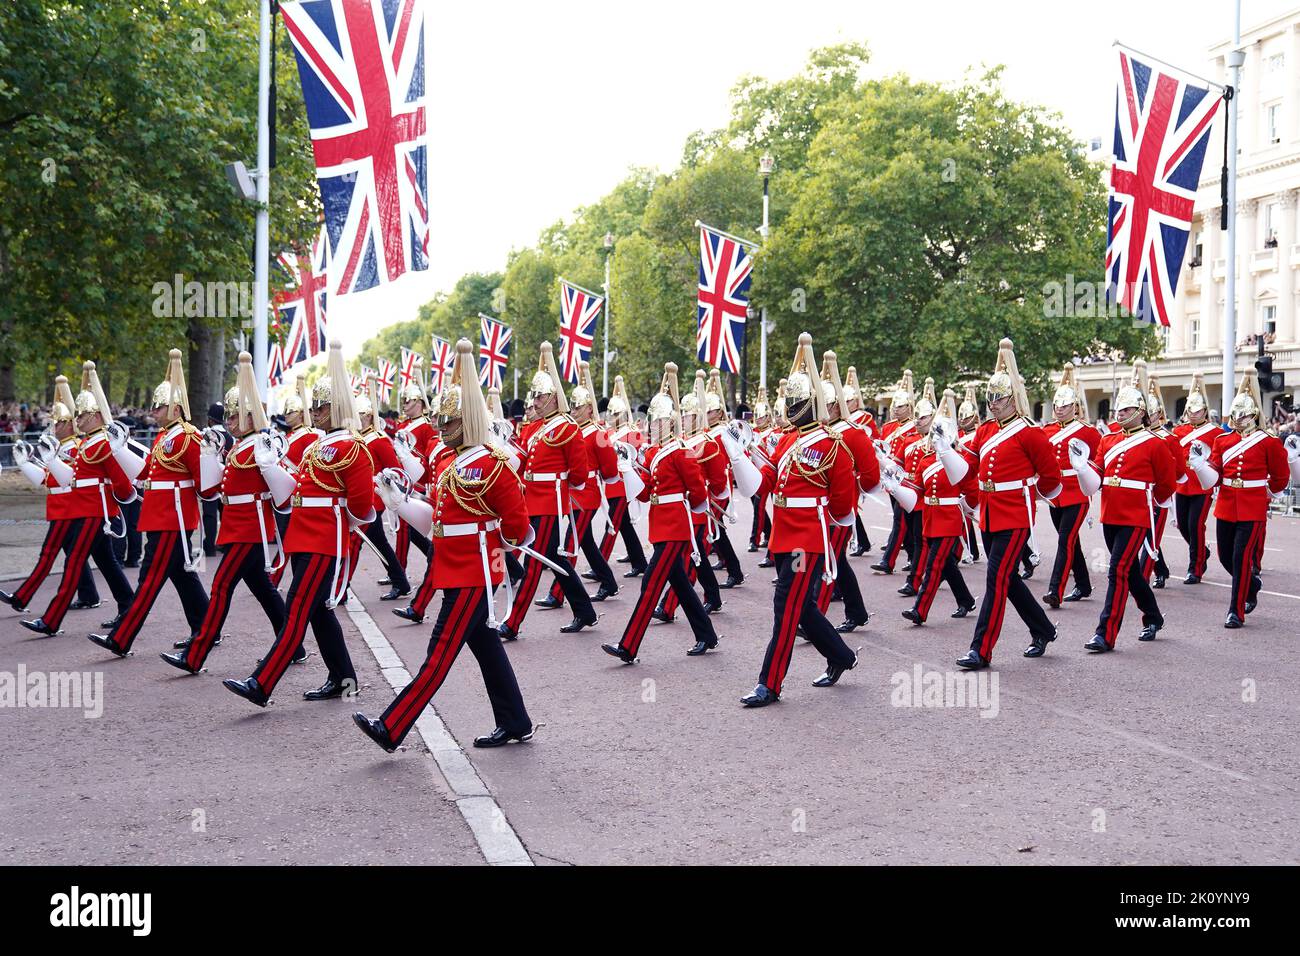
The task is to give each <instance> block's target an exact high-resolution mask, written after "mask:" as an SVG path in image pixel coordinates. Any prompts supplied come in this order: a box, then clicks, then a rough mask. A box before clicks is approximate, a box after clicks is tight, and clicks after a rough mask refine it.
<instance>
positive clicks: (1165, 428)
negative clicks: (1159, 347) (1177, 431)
mask: <svg viewBox="0 0 1300 956" xmlns="http://www.w3.org/2000/svg"><path fill="white" fill-rule="evenodd" d="M1138 361H1139V362H1142V359H1138ZM1142 364H1143V365H1145V364H1146V363H1145V362H1143V363H1142ZM1147 381H1148V386H1147V422H1148V424H1149V425H1150V427H1151V430H1152V431H1154V432H1155V433H1156V435H1157V436H1159V437H1160V438H1161V439H1163V440H1164V443H1165V447H1166V448H1168V449H1169V456H1170V457H1171V458H1172V459H1173V462H1174V486H1175V487H1177V484H1178V482H1180V481H1182V480H1183V479H1184V478H1186V477H1187V464H1186V462H1185V461H1184V460H1183V447H1182V445H1180V444H1179V442H1178V439H1177V438H1176V437H1175V436H1174V433H1173V429H1171V428H1170V427H1169V419H1168V418H1167V417H1166V416H1165V399H1164V395H1163V394H1162V393H1161V391H1160V383H1159V382H1157V381H1156V379H1155V376H1149V377H1148V380H1147ZM1173 503H1174V500H1173V496H1172V495H1171V496H1170V497H1169V498H1168V499H1167V500H1165V502H1164V503H1163V504H1161V505H1160V506H1159V508H1158V509H1157V510H1156V533H1155V551H1154V552H1148V553H1147V556H1146V559H1145V560H1144V561H1143V562H1142V576H1143V577H1144V578H1146V579H1147V580H1148V581H1150V582H1151V586H1152V587H1153V588H1156V589H1157V590H1158V589H1160V588H1163V587H1164V586H1165V582H1166V581H1167V580H1169V564H1168V563H1167V562H1166V561H1165V550H1164V539H1165V525H1166V524H1167V523H1168V521H1169V511H1170V509H1171V508H1172V507H1173ZM1153 572H1154V574H1155V578H1154V579H1152V573H1153Z"/></svg>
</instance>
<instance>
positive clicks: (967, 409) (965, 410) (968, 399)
mask: <svg viewBox="0 0 1300 956" xmlns="http://www.w3.org/2000/svg"><path fill="white" fill-rule="evenodd" d="M979 413H980V401H979V397H978V396H977V395H976V394H975V386H974V385H973V384H971V385H967V386H966V395H965V397H963V398H962V400H961V405H960V406H959V407H958V409H957V420H958V421H959V422H964V421H969V420H970V419H972V418H978V417H979Z"/></svg>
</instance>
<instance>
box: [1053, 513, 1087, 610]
mask: <svg viewBox="0 0 1300 956" xmlns="http://www.w3.org/2000/svg"><path fill="white" fill-rule="evenodd" d="M1048 514H1050V515H1051V517H1052V527H1054V528H1055V529H1056V560H1055V561H1053V562H1052V576H1051V578H1050V579H1049V580H1048V582H1047V593H1048V594H1055V595H1056V598H1057V600H1058V601H1059V600H1060V599H1061V598H1063V597H1064V596H1065V582H1066V581H1068V580H1069V579H1070V574H1071V573H1073V574H1074V585H1075V587H1077V588H1078V589H1079V590H1080V591H1082V592H1083V593H1084V594H1091V593H1092V578H1091V577H1090V576H1089V575H1088V562H1087V561H1086V560H1085V559H1084V556H1083V545H1082V544H1080V543H1079V532H1080V531H1081V530H1082V529H1083V520H1084V519H1085V518H1086V517H1088V500H1087V499H1086V498H1085V499H1084V500H1083V501H1081V502H1080V503H1079V504H1077V505H1068V506H1067V507H1064V508H1049V509H1048Z"/></svg>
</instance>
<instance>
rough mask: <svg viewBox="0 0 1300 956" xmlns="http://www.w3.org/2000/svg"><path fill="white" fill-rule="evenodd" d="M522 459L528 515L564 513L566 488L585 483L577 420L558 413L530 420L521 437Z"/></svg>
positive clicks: (587, 471)
mask: <svg viewBox="0 0 1300 956" xmlns="http://www.w3.org/2000/svg"><path fill="white" fill-rule="evenodd" d="M521 437H522V440H523V445H524V449H525V451H526V452H527V453H528V457H527V458H526V459H525V460H524V489H525V491H524V500H525V501H527V502H528V513H529V514H530V515H559V514H567V513H568V512H569V510H570V508H571V504H570V500H569V492H570V489H571V488H572V489H574V490H581V489H582V487H583V486H584V485H586V484H587V479H588V477H589V476H590V468H589V467H588V464H587V446H586V444H585V443H584V442H583V441H582V433H581V431H580V430H579V428H578V424H577V422H575V421H574V420H573V419H572V418H570V417H569V416H567V415H561V414H559V413H558V412H557V413H556V414H554V415H552V416H551V417H550V418H548V419H546V420H545V421H539V422H530V423H529V425H527V426H525V430H524V434H523V435H522V436H521Z"/></svg>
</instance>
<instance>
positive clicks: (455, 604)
mask: <svg viewBox="0 0 1300 956" xmlns="http://www.w3.org/2000/svg"><path fill="white" fill-rule="evenodd" d="M487 602H488V591H487V589H486V588H482V587H477V588H448V589H447V590H446V591H444V592H443V598H442V607H441V608H440V609H439V611H438V619H437V621H435V622H434V625H433V637H432V639H430V641H429V653H428V656H427V657H426V658H425V660H424V664H423V665H422V666H421V667H420V671H419V673H417V674H416V675H415V677H414V678H412V680H411V682H410V683H409V684H407V685H406V686H405V687H404V688H402V690H401V691H400V692H399V693H398V695H397V698H396V699H395V700H394V701H393V702H392V703H391V704H389V705H388V709H387V710H385V711H384V713H383V716H382V717H380V718H379V720H380V722H381V723H382V724H383V725H384V727H385V729H387V731H388V736H389V739H390V740H392V741H393V743H395V744H398V743H401V742H402V739H403V738H404V737H405V736H406V735H407V734H408V733H409V732H410V730H411V728H412V727H414V726H415V721H416V720H417V719H418V718H419V716H420V714H421V713H423V712H424V708H425V706H426V705H427V704H428V703H429V701H431V700H432V699H433V695H434V694H436V693H437V692H438V688H439V687H441V686H442V682H443V681H444V680H446V678H447V673H448V672H449V671H450V670H451V665H452V662H453V661H455V660H456V655H457V654H459V653H460V648H461V645H462V644H468V645H469V649H470V652H471V653H472V654H473V655H474V658H475V660H477V661H478V668H479V671H480V672H481V673H482V674H483V686H484V687H485V688H486V689H487V693H488V700H490V701H491V702H492V716H493V718H494V719H495V720H496V725H497V726H498V727H500V728H501V729H502V730H504V731H505V732H506V733H508V734H514V735H522V734H526V733H528V731H530V730H532V729H533V721H532V718H531V717H529V716H528V710H527V708H525V707H524V698H523V695H522V694H520V693H519V682H518V681H517V680H515V672H514V669H513V668H511V666H510V658H509V657H507V656H506V651H505V648H504V647H502V646H501V639H500V638H498V637H497V634H496V631H494V630H492V629H491V628H490V627H488V625H487Z"/></svg>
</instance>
